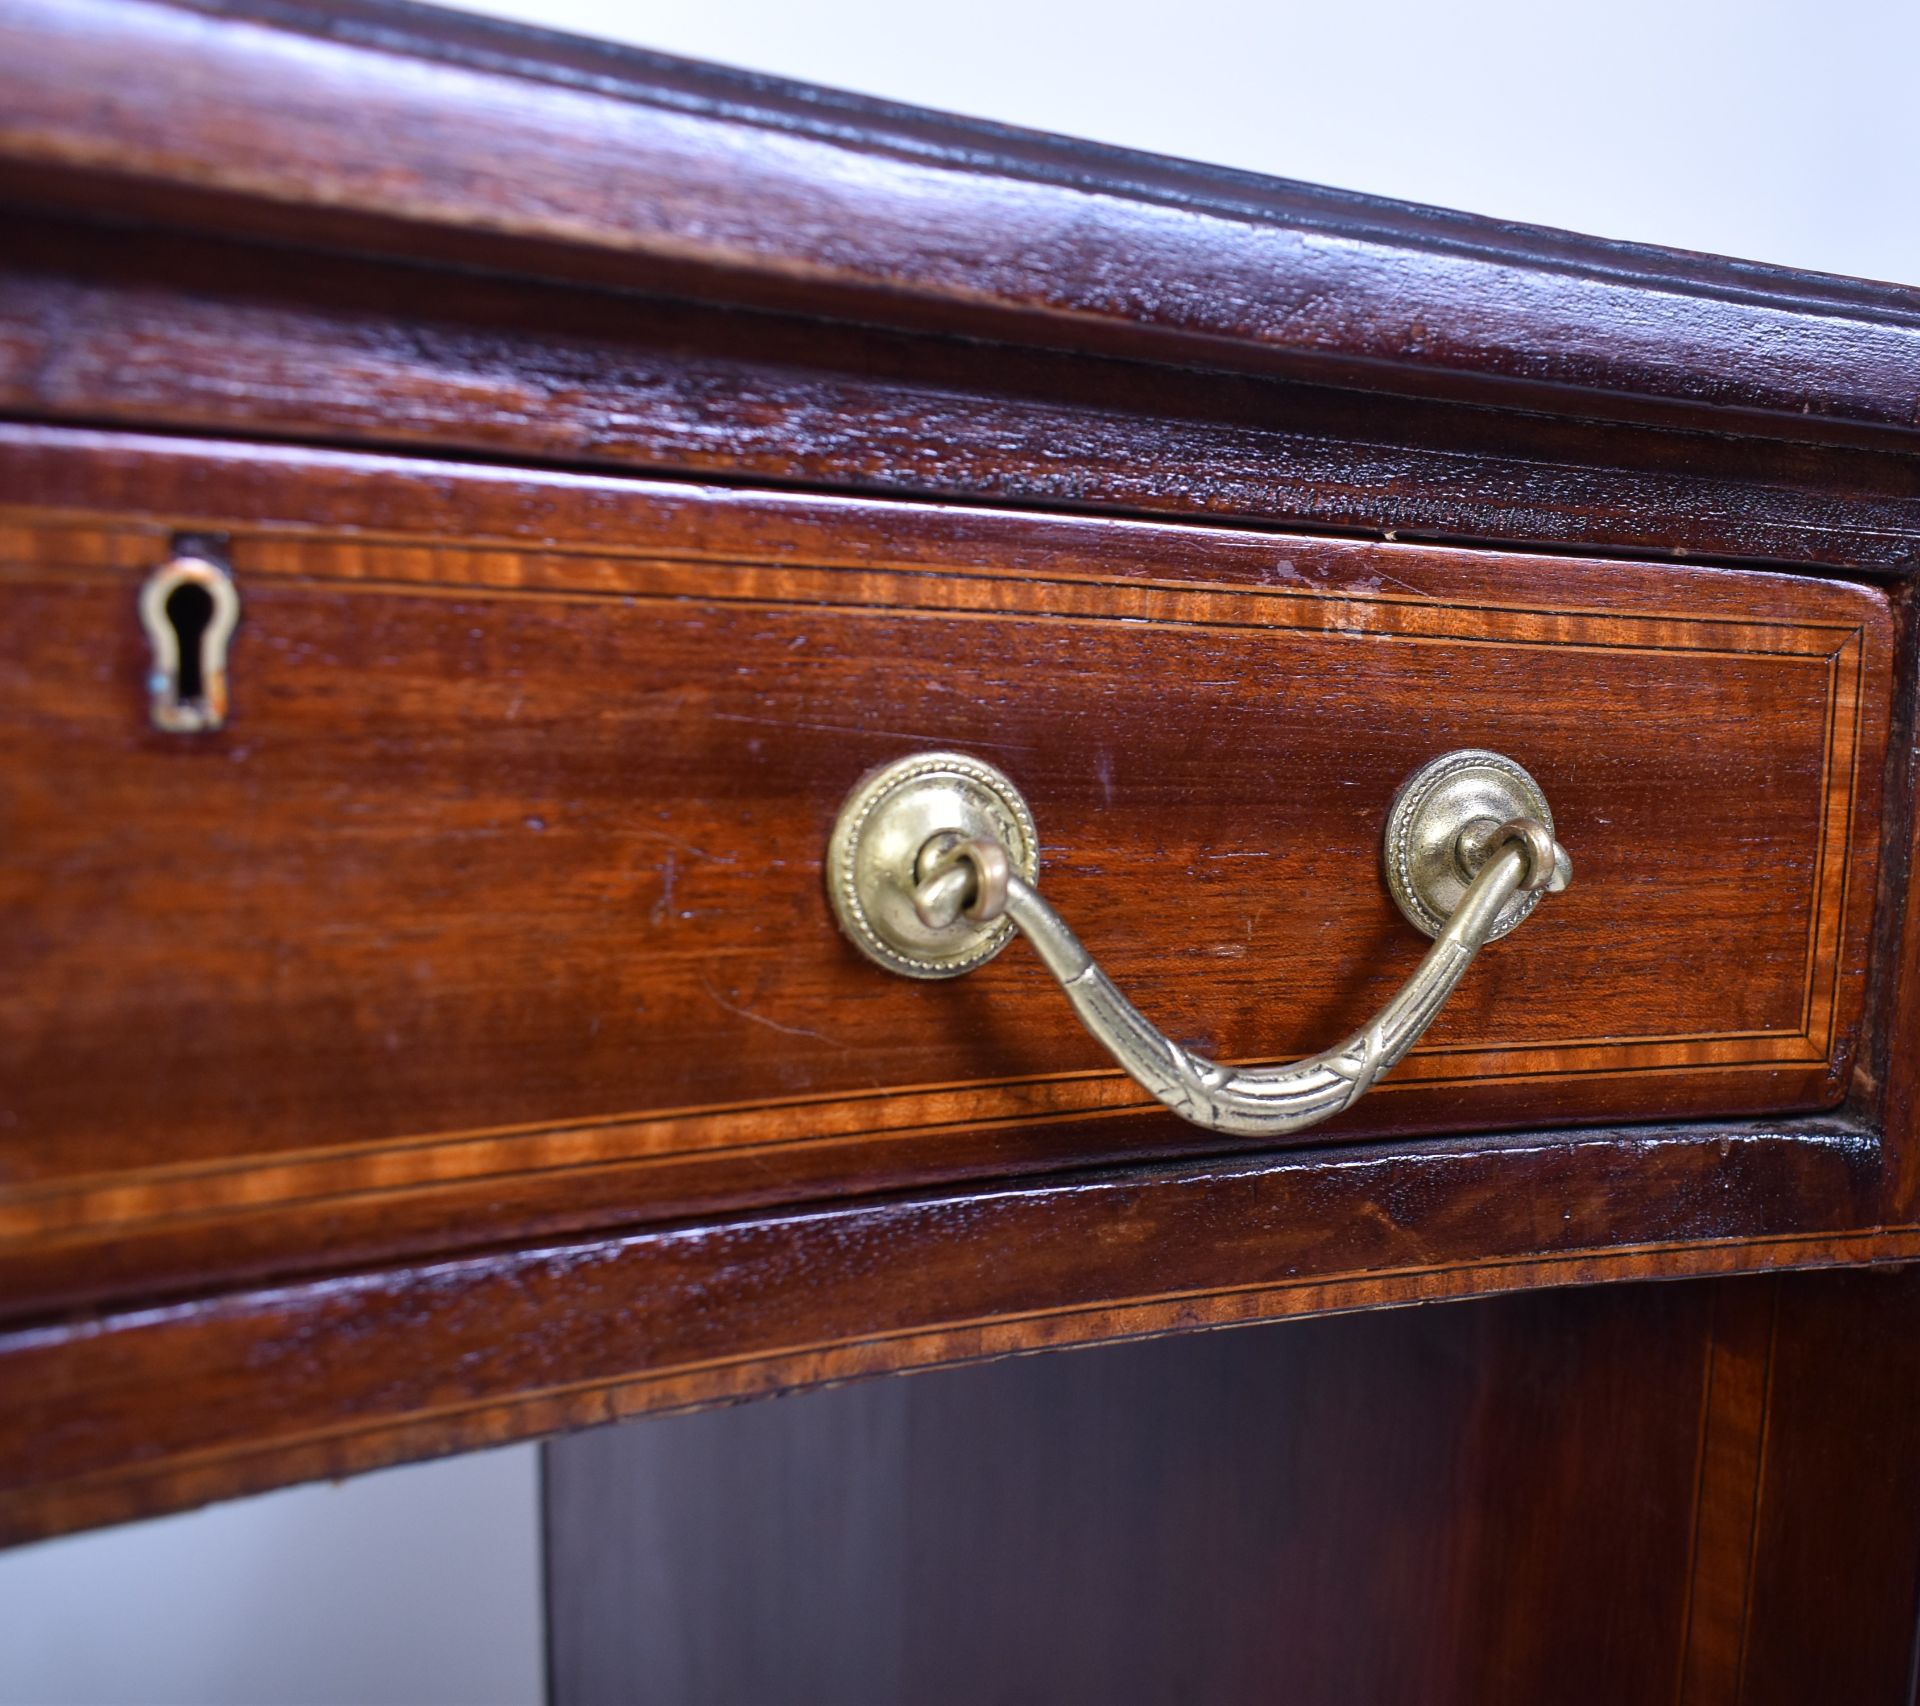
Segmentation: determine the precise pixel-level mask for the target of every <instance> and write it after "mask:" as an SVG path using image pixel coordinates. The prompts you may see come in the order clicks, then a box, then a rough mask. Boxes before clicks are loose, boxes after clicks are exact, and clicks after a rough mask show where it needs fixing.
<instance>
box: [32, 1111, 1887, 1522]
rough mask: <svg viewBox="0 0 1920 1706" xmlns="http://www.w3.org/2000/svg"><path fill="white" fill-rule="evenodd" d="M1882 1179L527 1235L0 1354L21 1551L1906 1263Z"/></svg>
mask: <svg viewBox="0 0 1920 1706" xmlns="http://www.w3.org/2000/svg"><path fill="white" fill-rule="evenodd" d="M1883 1179H1884V1173H1883V1170H1882V1166H1881V1158H1880V1153H1879V1148H1878V1145H1877V1144H1876V1143H1875V1142H1874V1140H1873V1139H1872V1138H1871V1137H1870V1136H1867V1135H1864V1134H1862V1133H1860V1132H1859V1131H1858V1130H1857V1129H1850V1128H1849V1127H1848V1126H1847V1125H1846V1124H1845V1123H1844V1122H1810V1123H1806V1124H1802V1125H1799V1126H1795V1125H1792V1124H1787V1123H1782V1124H1779V1125H1772V1126H1763V1127H1760V1128H1757V1129H1756V1128H1753V1127H1740V1126H1714V1125H1711V1124H1707V1125H1699V1126H1692V1125H1679V1126H1674V1127H1671V1128H1652V1129H1649V1130H1644V1131H1638V1132H1635V1131H1625V1132H1617V1131H1616V1132H1597V1133H1591V1134H1585V1135H1580V1136H1573V1135H1564V1134H1536V1135H1532V1136H1520V1137H1514V1138H1508V1139H1504V1140H1503V1139H1500V1138H1484V1137H1475V1138H1465V1139H1459V1140H1454V1141H1444V1140H1433V1139H1429V1140H1426V1141H1424V1142H1421V1143H1417V1144H1407V1145H1379V1144H1368V1145H1357V1146H1355V1147H1353V1148H1351V1149H1340V1150H1319V1151H1309V1152H1305V1153H1302V1154H1299V1155H1296V1156H1292V1157H1286V1156H1269V1157H1267V1158H1264V1159H1251V1160H1242V1161H1195V1160H1189V1161H1185V1162H1181V1163H1164V1164H1161V1165H1159V1166H1156V1167H1151V1168H1140V1169H1135V1170H1125V1171H1123V1170H1117V1169H1116V1170H1109V1171H1105V1172H1093V1173H1088V1174H1084V1175H1071V1174H1070V1175H1065V1176H1060V1177H1054V1178H1049V1179H1044V1180H1039V1181H1034V1182H1031V1183H1025V1184H1020V1183H1010V1184H998V1185H993V1186H990V1187H979V1188H974V1189H968V1190H955V1191H949V1192H944V1193H941V1192H929V1193H923V1194H919V1195H915V1196H909V1197H907V1198H905V1199H899V1200H888V1199H881V1200H878V1201H874V1202H870V1203H853V1204H846V1205H839V1206H836V1205H831V1204H828V1205H819V1206H810V1207H800V1208H789V1209H785V1210H782V1211H779V1212H767V1213H761V1214H738V1215H733V1216H729V1217H727V1218H725V1219H721V1220H718V1221H714V1222H694V1223H691V1224H687V1225H675V1226H666V1227H661V1228H658V1229H654V1230H645V1231H639V1232H633V1233H625V1234H617V1235H613V1234H609V1235H602V1236H599V1237H579V1236H575V1237H568V1238H538V1237H533V1238H529V1239H527V1240H526V1247H524V1248H520V1249H513V1250H498V1249H495V1250H486V1249H482V1250H478V1251H474V1252H471V1253H466V1254H461V1255H457V1256H443V1257H440V1258H437V1259H433V1260H419V1259H416V1260H414V1261H413V1262H411V1263H409V1262H406V1261H404V1260H400V1261H394V1262H391V1263H390V1264H389V1265H386V1266H383V1267H380V1268H377V1269H372V1270H368V1271H361V1272H354V1271H348V1272H346V1273H343V1274H338V1273H337V1274H330V1275H323V1276H319V1277H314V1278H302V1279H300V1280H297V1281H296V1282H293V1283H286V1282H280V1283H269V1284H264V1285H260V1286H257V1287H252V1288H242V1289H236V1290H233V1291H229V1292H225V1293H222V1294H218V1295H216V1296H214V1297H212V1298H205V1299H192V1298H188V1299H184V1300H182V1301H180V1302H178V1303H173V1304H168V1305H163V1306H160V1307H145V1308H142V1307H122V1308H118V1309H113V1310H109V1311H107V1312H105V1313H104V1315H102V1316H98V1317H96V1316H92V1315H81V1316H79V1317H78V1318H75V1317H68V1318H65V1319H62V1318H58V1317H56V1318H55V1319H53V1320H52V1321H49V1322H47V1323H44V1324H36V1325H30V1326H22V1327H19V1328H16V1329H13V1330H11V1331H8V1332H4V1333H0V1376H3V1377H4V1379H5V1381H6V1383H7V1387H8V1391H9V1393H10V1395H12V1394H18V1397H16V1398H14V1399H13V1401H11V1402H10V1403H9V1404H8V1405H7V1406H6V1407H4V1408H0V1468H3V1469H4V1477H0V1536H4V1537H6V1538H10V1539H22V1538H27V1537H31V1536H35V1535H39V1534H45V1533H51V1532H58V1531H60V1530H62V1529H66V1528H73V1527H86V1526H89V1525H92V1524H97V1523H102V1522H115V1521H122V1520H125V1519H126V1518H128V1517H132V1516H142V1515H150V1514H153V1513H155V1512H158V1511H163V1510H168V1509H173V1508H177V1507H178V1506H181V1505H184V1504H194V1503H200V1502H204V1501H205V1500H207V1499H209V1498H216V1497H221V1496H226V1495H231V1494H233V1493H237V1492H248V1491H257V1490H259V1489H261V1488H265V1487H271V1486H277V1485H280V1484H282V1483H284V1482H286V1481H294V1480H307V1479H313V1478H315V1477H320V1476H334V1475H342V1474H348V1473H352V1472H355V1471H358V1470H363V1469H371V1468H377V1467H379V1466H381V1465H383V1464H387V1463H393V1462H398V1461H404V1460H406V1459H407V1458H411V1457H424V1456H432V1455H436V1454H439V1453H443V1452H448V1451H456V1450H470V1449H473V1448H475V1447H480V1446H488V1445H498V1444H503V1443H505V1442H507V1441H509V1440H516V1439H526V1438H531V1437H536V1436H538V1435H540V1434H542V1433H547V1432H551V1431H553V1430H555V1429H559V1428H567V1427H579V1426H584V1425H591V1424H593V1423H597V1422H603V1421H608V1420H612V1419H614V1418H617V1417H622V1416H632V1415H638V1414H642V1413H644V1412H646V1411H650V1410H676V1409H686V1408H691V1407H694V1406H697V1405H703V1404H713V1403H723V1402H729V1401H733V1400H736V1399H740V1398H751V1397H760V1396H765V1395H768V1394H772V1393H776V1392H782V1391H788V1390H793V1389H796V1388H800V1387H805V1386H810V1385H816V1384H819V1383H822V1382H827V1381H835V1380H844V1379H848V1378H852V1377H855V1376H860V1375H867V1374H884V1373H896V1372H902V1371H905V1370H909V1369H915V1368H926V1367H933V1366H937V1365H939V1364H942V1363H961V1362H968V1361H974V1360H978V1359H980V1358H982V1357H993V1356H1001V1355H1005V1354H1007V1353H1009V1352H1018V1351H1034V1350H1048V1349H1053V1348H1057V1347H1062V1346H1067V1345H1075V1344H1086V1343H1091V1342H1097V1341H1099V1340H1102V1339H1115V1338H1130V1337H1137V1336H1141V1335H1145V1334H1153V1333H1168V1332H1179V1331H1183V1330H1186V1329H1189V1328H1194V1327H1204V1326H1219V1325H1228V1324H1234V1323H1241V1322H1250V1321H1261V1320H1268V1319H1273V1318H1276V1317H1283V1316H1297V1315H1311V1314H1317V1313H1321V1312H1325V1311H1332V1310H1350V1309H1370V1308H1382V1307H1386V1306H1390V1305H1395V1304H1406V1303H1422V1302H1429V1301H1435V1300H1439V1299H1445V1298H1453V1297H1472V1296H1478V1295H1484V1294H1487V1293H1493V1292H1501V1291H1511V1290H1517V1289H1524V1288H1530V1287H1538V1286H1552V1285H1584V1284H1592V1283H1594V1282H1598V1281H1613V1280H1636V1279H1660V1278H1669V1277H1675V1276H1682V1275H1692V1274H1724V1273H1738V1272H1744V1271H1751V1270H1756V1269H1767V1268H1776V1267H1783V1268H1790V1267H1809V1266H1826V1265H1831V1264H1835V1263H1852V1262H1873V1261H1900V1260H1913V1259H1915V1258H1916V1257H1920V1228H1916V1227H1914V1226H1911V1225H1906V1226H1899V1227H1882V1226H1878V1225H1877V1224H1876V1214H1877V1212H1878V1205H1879V1202H1880V1191H1881V1187H1882V1183H1883ZM503 1194H505V1193H503ZM509 1200H516V1201H517V1200H518V1196H517V1194H511V1195H510V1196H509ZM533 1200H534V1202H535V1203H536V1205H537V1204H539V1202H540V1199H539V1198H538V1197H535V1198H534V1199H533ZM523 1212H524V1211H523ZM528 1218H529V1219H531V1218H532V1217H531V1215H529V1216H528ZM323 1223H324V1222H323ZM536 1224H537V1223H536ZM1852 1228H1866V1229H1867V1230H1861V1231H1854V1230H1851V1229H1852Z"/></svg>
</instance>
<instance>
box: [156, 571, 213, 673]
mask: <svg viewBox="0 0 1920 1706" xmlns="http://www.w3.org/2000/svg"><path fill="white" fill-rule="evenodd" d="M167 620H168V621H169V622H170V623H172V624H173V634H174V641H175V643H176V644H177V645H178V647H179V651H178V653H177V654H176V655H177V656H178V657H179V659H180V673H179V686H178V688H177V692H178V695H179V697H180V699H181V701H182V702H183V703H193V702H198V701H199V700H202V699H204V698H205V697H206V692H207V689H206V676H205V674H204V672H203V671H202V669H201V657H200V642H201V640H202V639H204V638H205V636H206V632H207V624H208V623H209V622H211V621H212V620H213V595H212V594H211V593H210V592H208V591H207V589H206V588H205V587H203V586H201V585H199V584H198V583H196V582H194V581H188V582H187V583H186V584H185V585H183V586H178V587H175V588H174V590H173V592H172V594H171V595H170V596H169V597H168V599H167Z"/></svg>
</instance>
